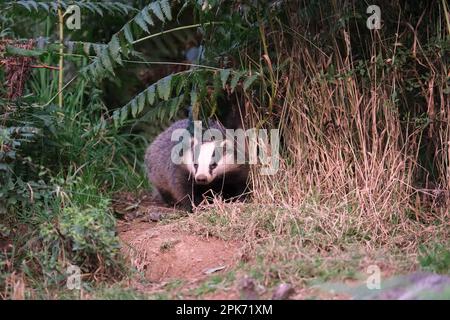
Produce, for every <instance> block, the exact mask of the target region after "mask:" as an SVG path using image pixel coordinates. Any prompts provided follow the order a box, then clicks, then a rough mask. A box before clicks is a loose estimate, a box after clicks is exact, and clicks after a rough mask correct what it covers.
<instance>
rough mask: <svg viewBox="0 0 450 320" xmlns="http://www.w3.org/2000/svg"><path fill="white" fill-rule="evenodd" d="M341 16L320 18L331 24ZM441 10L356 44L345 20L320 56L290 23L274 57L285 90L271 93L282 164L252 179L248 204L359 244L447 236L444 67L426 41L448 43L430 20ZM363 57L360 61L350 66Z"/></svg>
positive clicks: (301, 27)
mask: <svg viewBox="0 0 450 320" xmlns="http://www.w3.org/2000/svg"><path fill="white" fill-rule="evenodd" d="M350 3H351V2H350ZM396 5H397V6H399V5H398V4H396V3H395V2H394V4H392V5H391V6H389V7H388V8H390V7H392V6H393V7H395V6H396ZM386 6H387V5H386ZM386 6H385V7H386ZM340 10H341V7H339V6H337V5H336V6H335V7H334V8H333V9H332V11H333V12H332V13H334V15H332V18H330V17H328V19H331V20H333V19H334V17H342V16H343V14H342V12H340ZM445 10H446V8H444V7H442V6H440V7H439V8H438V10H436V7H430V8H428V9H427V10H425V11H424V12H423V14H422V16H421V17H420V18H419V20H418V21H414V20H408V19H407V18H408V17H405V16H401V14H400V15H399V17H398V19H397V21H396V22H395V23H394V25H395V26H396V27H397V29H396V30H394V31H393V32H392V30H391V31H390V30H389V27H390V26H388V25H386V26H385V27H384V29H383V30H380V31H374V32H370V33H369V34H367V35H365V36H364V35H361V34H360V33H359V31H357V32H355V30H354V29H353V28H354V25H352V23H351V21H348V22H347V23H345V24H344V25H343V26H342V28H340V29H339V30H338V31H336V33H337V34H336V36H335V37H333V39H334V40H333V41H332V42H331V43H329V44H328V45H327V46H325V47H324V48H319V47H318V46H317V45H315V44H313V43H312V42H311V40H310V39H306V37H304V36H302V35H303V34H305V33H306V32H307V31H309V30H310V29H311V28H313V27H311V26H305V24H306V23H308V22H305V21H294V19H293V18H292V19H291V21H290V23H291V24H290V26H288V27H286V29H285V30H283V32H284V37H285V39H286V38H287V37H288V36H286V34H290V37H289V39H290V41H286V40H285V41H284V42H283V43H280V44H279V47H278V51H279V56H280V57H279V58H278V59H279V60H280V61H283V60H288V61H290V68H289V70H290V71H289V73H288V74H283V75H282V77H281V75H278V76H279V79H278V81H277V83H278V84H283V83H284V84H285V85H284V86H282V85H279V86H278V88H277V92H278V93H279V95H280V96H283V97H285V99H282V100H281V101H282V103H281V105H280V106H279V110H278V113H277V116H278V117H279V122H278V123H279V128H280V130H281V136H282V137H283V139H284V140H283V144H284V148H285V153H284V158H285V160H286V161H285V162H284V163H283V164H282V166H281V168H280V170H279V171H278V174H277V175H275V176H266V177H258V179H255V182H254V183H255V188H254V190H255V192H254V197H255V199H256V202H257V203H267V204H273V203H276V204H279V205H280V206H283V207H286V208H292V209H293V210H291V209H289V210H288V211H289V212H290V214H293V215H295V214H300V213H299V212H304V210H295V208H299V207H305V206H306V207H308V210H309V211H313V212H314V215H313V217H314V219H316V220H323V221H327V220H328V221H327V222H326V223H325V224H326V226H325V227H326V229H325V230H327V232H329V233H332V234H336V235H338V234H342V233H343V232H345V231H344V230H346V229H347V228H348V227H349V226H351V228H353V229H355V230H356V232H359V233H363V234H367V235H368V237H369V238H370V241H369V242H368V245H370V246H380V245H383V246H385V245H390V244H393V243H394V244H396V243H399V242H400V243H403V246H404V247H405V248H408V247H410V246H416V245H417V244H418V243H419V241H421V240H423V238H424V237H426V238H432V237H433V235H435V234H436V229H439V228H441V229H442V228H447V230H448V231H449V232H450V230H449V229H450V228H449V209H448V205H449V202H448V200H449V187H450V175H449V172H450V171H449V170H450V166H449V163H450V149H449V141H450V99H449V97H448V90H449V88H448V74H447V72H448V70H449V68H448V65H447V61H446V59H444V58H443V56H442V54H443V52H445V50H437V49H436V48H433V44H431V43H430V42H432V41H437V40H436V39H438V40H439V39H441V40H442V41H443V42H445V41H444V39H445V37H447V39H448V36H449V33H448V32H447V29H446V24H445V23H446V22H445V18H444V15H441V16H440V19H436V18H435V19H432V15H433V14H436V12H440V13H441V14H442V12H445V13H446V14H447V15H448V12H446V11H445ZM398 12H401V10H399V11H398ZM336 19H337V18H336ZM427 19H428V20H429V21H434V22H433V23H436V24H435V25H426V22H424V20H427ZM333 23H336V25H337V24H338V21H331V22H330V23H329V24H331V25H333ZM413 23H416V24H415V25H412V24H413ZM317 24H318V25H321V26H327V22H326V21H325V20H324V21H319V22H317ZM323 28H324V29H326V27H323ZM386 29H387V30H386ZM326 31H329V30H325V31H324V32H326ZM395 31H396V32H395ZM330 32H331V31H330ZM366 32H367V30H366ZM391 34H395V35H396V36H395V37H394V38H389V37H388V36H389V35H391ZM279 37H280V35H279V33H277V32H275V33H274V39H277V38H279ZM274 39H272V40H273V41H274V42H275V40H274ZM280 42H281V41H280ZM275 43H276V42H275ZM284 43H289V45H285V44H284ZM447 51H448V50H447ZM362 53H365V54H368V56H367V58H366V59H358V58H356V57H358V55H361V54H362ZM363 61H364V64H361V63H362V62H363ZM278 63H279V61H278ZM283 79H287V80H284V81H283ZM411 83H414V84H415V87H413V88H410V87H409V86H410V84H411ZM446 90H447V91H446ZM252 116H253V119H252V120H253V123H261V117H260V116H258V115H256V114H253V115H252ZM312 202H313V204H311V203H312ZM293 212H294V213H293ZM295 212H297V213H295ZM346 226H347V227H346ZM445 236H446V237H447V238H448V236H449V234H446V235H445Z"/></svg>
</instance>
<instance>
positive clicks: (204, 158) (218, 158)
mask: <svg viewBox="0 0 450 320" xmlns="http://www.w3.org/2000/svg"><path fill="white" fill-rule="evenodd" d="M192 145H193V146H192V148H189V150H186V152H185V153H184V160H183V162H184V164H185V165H186V167H187V168H188V170H189V171H190V172H191V174H192V175H193V176H194V179H195V182H196V183H197V184H209V183H211V182H212V181H213V180H214V179H215V178H216V177H217V176H218V175H220V174H224V173H225V172H226V171H229V170H231V169H232V167H233V166H234V165H233V164H234V155H233V153H232V152H231V153H226V154H222V153H223V152H224V148H223V146H224V145H225V141H221V142H218V141H211V142H204V143H202V144H198V143H197V141H196V140H193V143H192ZM197 148H198V149H197ZM194 150H195V151H194ZM196 156H197V159H195V157H196Z"/></svg>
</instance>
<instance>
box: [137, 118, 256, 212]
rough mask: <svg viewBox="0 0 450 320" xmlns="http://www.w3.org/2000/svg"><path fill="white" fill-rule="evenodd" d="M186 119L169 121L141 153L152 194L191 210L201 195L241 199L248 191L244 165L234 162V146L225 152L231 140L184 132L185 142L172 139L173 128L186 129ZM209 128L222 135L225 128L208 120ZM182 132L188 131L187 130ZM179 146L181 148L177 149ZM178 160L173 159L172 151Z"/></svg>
mask: <svg viewBox="0 0 450 320" xmlns="http://www.w3.org/2000/svg"><path fill="white" fill-rule="evenodd" d="M189 124H190V121H189V119H183V120H179V121H176V122H175V123H173V124H172V125H171V126H170V127H169V128H168V129H166V130H165V131H163V132H162V133H161V134H159V135H158V136H157V137H156V139H155V140H154V141H153V143H151V144H150V146H149V147H148V148H147V150H146V153H145V167H146V170H147V175H148V178H149V181H150V183H151V185H152V186H153V188H154V197H155V199H156V200H159V201H161V202H163V203H166V204H167V205H169V206H175V207H176V208H179V209H182V210H186V211H190V212H191V211H192V209H193V206H198V205H199V204H200V203H201V202H202V201H203V200H204V199H205V198H206V199H208V198H209V199H210V198H211V196H213V195H219V196H221V197H222V198H223V199H224V200H243V199H244V198H245V197H246V195H247V194H248V184H247V179H248V175H249V167H248V164H245V162H244V163H240V162H238V161H236V159H235V158H236V155H237V150H238V148H230V149H233V150H234V151H233V152H227V151H228V149H227V148H229V147H230V144H233V143H235V141H234V140H233V139H228V138H225V139H222V140H220V139H215V137H214V136H212V137H210V138H206V139H201V140H200V141H199V139H197V138H196V137H195V135H194V136H193V135H191V134H188V138H187V139H184V140H187V141H184V142H180V140H176V139H175V140H174V139H173V134H174V132H175V131H176V130H177V129H187V128H188V126H189ZM208 127H209V129H210V130H216V131H217V132H220V133H221V134H223V136H224V137H226V135H225V128H224V127H223V126H222V125H221V124H220V123H219V122H217V121H214V120H210V121H209V125H208ZM185 132H188V131H187V130H186V131H185ZM180 146H182V148H179V147H180ZM177 147H178V149H181V152H179V154H178V155H179V159H180V161H173V159H174V158H173V155H174V150H175V153H177V152H176V150H178V149H176V148H177Z"/></svg>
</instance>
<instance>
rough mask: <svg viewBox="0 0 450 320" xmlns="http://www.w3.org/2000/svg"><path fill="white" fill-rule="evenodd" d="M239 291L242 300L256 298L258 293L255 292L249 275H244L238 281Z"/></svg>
mask: <svg viewBox="0 0 450 320" xmlns="http://www.w3.org/2000/svg"><path fill="white" fill-rule="evenodd" d="M238 286H239V292H240V294H241V298H242V299H244V300H258V299H259V294H258V292H257V286H256V282H255V280H254V279H252V278H251V277H248V276H246V277H244V278H242V279H241V280H240V281H239V285H238Z"/></svg>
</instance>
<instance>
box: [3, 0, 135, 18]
mask: <svg viewBox="0 0 450 320" xmlns="http://www.w3.org/2000/svg"><path fill="white" fill-rule="evenodd" d="M60 4H61V7H62V8H63V9H64V10H66V9H67V8H68V7H69V6H71V5H77V6H78V7H79V8H80V9H81V10H85V11H88V12H91V13H93V14H99V15H101V16H104V15H105V14H111V15H115V14H121V15H128V14H129V13H132V12H136V11H138V10H137V9H135V8H133V7H132V6H130V5H127V4H124V3H121V2H110V1H99V2H96V1H89V2H86V1H65V0H61V2H60ZM0 8H2V11H6V10H13V9H15V8H24V9H26V10H27V11H28V13H32V12H35V13H39V12H41V11H42V12H46V13H50V14H55V15H56V14H57V11H58V3H57V2H56V1H35V0H22V1H8V2H4V3H3V4H0Z"/></svg>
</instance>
